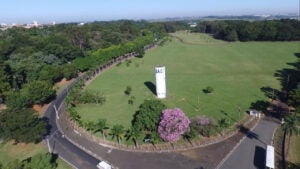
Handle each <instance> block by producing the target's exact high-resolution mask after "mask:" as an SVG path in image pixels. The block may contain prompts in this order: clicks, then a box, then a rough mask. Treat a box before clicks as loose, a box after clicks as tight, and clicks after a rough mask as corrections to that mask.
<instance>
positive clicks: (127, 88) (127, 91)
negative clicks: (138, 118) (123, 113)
mask: <svg viewBox="0 0 300 169" xmlns="http://www.w3.org/2000/svg"><path fill="white" fill-rule="evenodd" d="M131 91H132V88H131V87H130V86H127V87H126V89H125V91H124V93H125V94H126V95H127V96H129V95H130V93H131Z"/></svg>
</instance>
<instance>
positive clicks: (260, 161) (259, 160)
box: [253, 146, 266, 169]
mask: <svg viewBox="0 0 300 169" xmlns="http://www.w3.org/2000/svg"><path fill="white" fill-rule="evenodd" d="M265 159H266V150H265V149H264V148H262V147H259V146H255V153H254V161H253V163H254V166H255V167H256V168H257V169H264V168H265V164H266V160H265Z"/></svg>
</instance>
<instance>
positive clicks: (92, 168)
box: [44, 90, 99, 169]
mask: <svg viewBox="0 0 300 169" xmlns="http://www.w3.org/2000/svg"><path fill="white" fill-rule="evenodd" d="M66 93H67V90H64V91H63V92H62V93H61V94H60V95H59V96H57V98H56V100H54V101H53V102H52V103H51V104H50V105H49V107H48V109H47V110H46V112H45V114H44V117H45V118H46V119H47V121H48V124H49V126H50V130H49V135H48V136H46V138H45V141H46V142H47V143H48V145H49V146H50V149H51V151H52V152H54V153H56V154H58V155H59V156H60V157H61V158H63V159H64V160H66V161H68V162H70V163H71V164H70V165H72V166H73V167H74V166H76V168H80V169H81V168H86V169H96V168H97V167H96V164H97V163H98V162H99V160H98V159H96V158H94V157H93V156H90V155H89V154H87V153H86V152H84V151H82V150H81V149H79V148H78V147H76V146H74V145H73V144H72V143H71V142H69V141H68V140H67V139H65V137H64V136H63V135H62V134H61V132H60V131H59V130H58V128H57V125H56V113H55V108H54V105H55V106H56V107H57V108H58V107H59V106H60V105H61V103H62V101H63V100H64V98H65V96H66Z"/></svg>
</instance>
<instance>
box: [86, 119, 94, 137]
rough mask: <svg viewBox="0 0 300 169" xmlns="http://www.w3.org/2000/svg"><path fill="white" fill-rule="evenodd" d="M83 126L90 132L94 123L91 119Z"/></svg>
mask: <svg viewBox="0 0 300 169" xmlns="http://www.w3.org/2000/svg"><path fill="white" fill-rule="evenodd" d="M84 126H85V128H86V129H87V131H91V132H92V131H93V130H94V129H95V124H94V123H93V122H92V121H89V122H87V123H85V124H84ZM91 134H92V133H91Z"/></svg>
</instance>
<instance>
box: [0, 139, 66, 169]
mask: <svg viewBox="0 0 300 169" xmlns="http://www.w3.org/2000/svg"><path fill="white" fill-rule="evenodd" d="M47 152H48V150H47V147H46V146H45V145H43V143H39V144H33V143H30V144H23V143H20V144H17V145H13V143H12V142H8V143H0V163H2V164H6V163H8V162H10V161H13V160H15V159H19V160H20V161H22V160H24V159H27V158H29V157H32V156H34V155H36V154H39V153H47ZM56 162H57V163H58V166H57V169H71V168H72V167H70V166H69V165H68V164H66V163H65V162H64V161H62V160H61V159H57V161H56Z"/></svg>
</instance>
